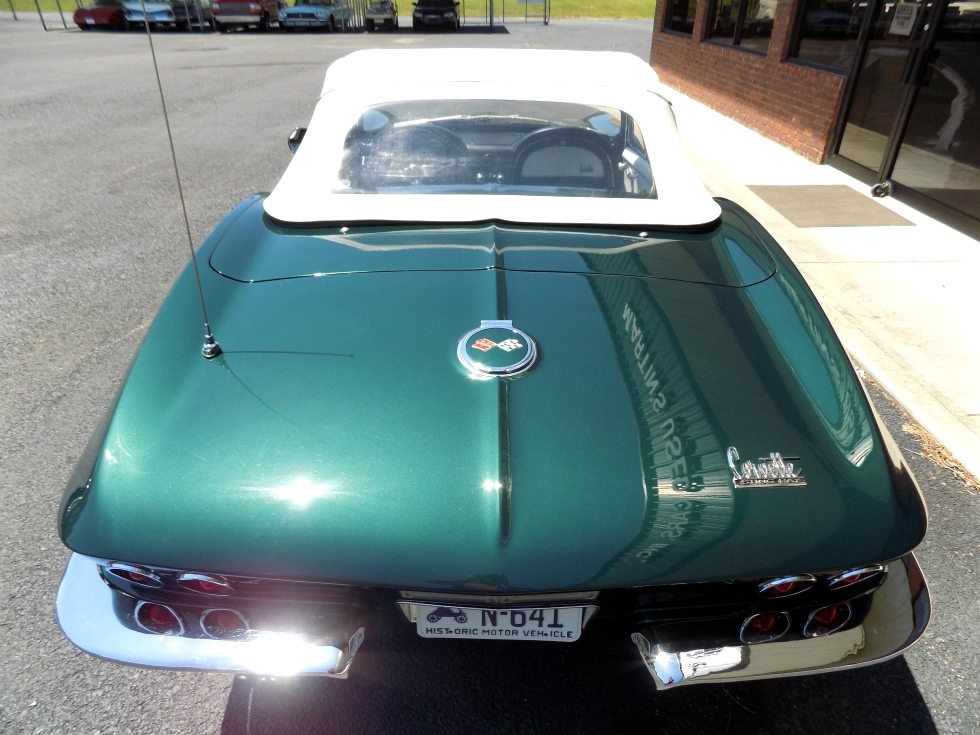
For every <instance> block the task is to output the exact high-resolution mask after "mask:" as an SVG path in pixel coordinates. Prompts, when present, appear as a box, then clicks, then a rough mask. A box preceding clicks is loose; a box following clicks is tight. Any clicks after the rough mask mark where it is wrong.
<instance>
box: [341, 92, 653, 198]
mask: <svg viewBox="0 0 980 735" xmlns="http://www.w3.org/2000/svg"><path fill="white" fill-rule="evenodd" d="M339 178H340V183H341V186H340V188H339V190H338V193H343V192H351V193H354V192H356V193H398V194H411V193H419V194H422V193H425V194H432V193H448V194H467V193H472V194H494V193H500V194H527V195H547V196H591V197H623V198H626V197H628V198H643V199H651V198H656V195H657V191H656V185H655V182H654V180H653V173H652V169H651V166H650V161H649V159H648V157H647V149H646V145H645V143H644V140H643V134H642V133H641V132H640V130H639V128H638V126H637V125H636V123H635V122H634V120H633V119H632V118H631V117H630V116H629V115H627V114H626V113H624V112H622V111H620V110H615V109H610V108H606V107H596V106H591V105H583V104H575V103H564V102H527V101H516V100H515V101H511V100H419V101H410V102H396V103H388V104H384V105H376V106H373V107H370V108H368V109H367V110H365V111H364V113H363V114H362V115H361V116H360V118H359V119H358V121H357V124H356V125H355V126H354V127H353V128H352V129H351V130H350V131H349V132H348V134H347V137H346V140H345V143H344V157H343V163H342V164H341V171H340V177H339Z"/></svg>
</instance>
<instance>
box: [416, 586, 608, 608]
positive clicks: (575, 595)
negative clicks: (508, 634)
mask: <svg viewBox="0 0 980 735" xmlns="http://www.w3.org/2000/svg"><path fill="white" fill-rule="evenodd" d="M398 594H400V595H401V596H402V597H403V598H405V599H407V600H416V601H419V602H422V603H423V604H426V605H430V604H433V603H436V602H455V603H456V604H457V606H459V605H462V606H463V607H494V606H501V607H504V606H507V607H542V606H544V607H547V606H548V605H549V604H551V603H555V602H572V603H583V604H584V603H586V602H591V601H592V600H594V599H596V598H597V597H598V596H599V590H588V591H582V592H542V593H536V592H530V593H521V594H514V595H481V594H470V593H466V592H463V593H460V592H420V591H418V590H399V592H398Z"/></svg>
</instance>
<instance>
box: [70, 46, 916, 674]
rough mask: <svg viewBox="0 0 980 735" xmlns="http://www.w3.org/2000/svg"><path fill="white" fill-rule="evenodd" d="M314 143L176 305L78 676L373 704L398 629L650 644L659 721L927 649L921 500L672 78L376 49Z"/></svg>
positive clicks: (501, 57) (79, 605) (110, 524)
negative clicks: (111, 664) (668, 89)
mask: <svg viewBox="0 0 980 735" xmlns="http://www.w3.org/2000/svg"><path fill="white" fill-rule="evenodd" d="M528 70H533V71H534V73H533V74H531V73H528ZM378 80H382V81H380V82H379V81H378ZM290 146H291V147H292V148H294V150H295V151H296V155H295V156H294V158H293V160H292V162H291V164H290V166H289V167H288V169H287V170H286V172H285V174H284V175H283V178H282V179H281V181H280V183H279V184H278V185H277V186H276V188H275V189H274V191H273V192H272V193H271V194H269V195H268V196H266V195H257V196H254V197H251V198H249V199H247V200H246V201H244V202H242V203H241V204H240V205H239V206H238V207H237V208H236V209H235V210H234V211H232V212H231V213H230V214H229V215H228V216H227V217H226V218H225V220H224V221H223V222H221V224H219V225H218V227H217V228H216V229H215V231H214V232H213V233H212V234H211V235H210V237H209V238H208V239H207V240H206V241H205V242H204V244H203V245H202V246H201V247H200V249H199V250H198V252H197V254H196V262H195V263H191V264H189V265H188V269H187V270H186V271H185V272H184V274H183V275H182V276H181V277H180V278H179V279H178V281H177V283H176V284H175V286H174V288H173V291H172V292H171V294H170V296H169V297H168V298H167V300H166V302H165V303H164V305H163V307H162V308H161V310H160V313H159V315H158V316H157V318H156V320H155V322H154V324H153V326H152V327H151V329H150V331H149V333H148V334H147V336H146V340H145V342H144V344H143V346H142V347H141V349H140V351H139V353H138V354H137V356H136V358H135V361H134V362H133V365H132V368H131V370H130V372H129V375H128V377H127V378H126V380H125V382H124V384H123V387H122V389H121V390H120V392H119V395H118V396H117V399H116V401H115V403H114V405H113V406H112V408H111V410H110V411H109V412H108V414H107V416H106V418H105V421H104V422H103V424H102V425H101V426H100V427H98V429H97V430H96V431H95V433H94V435H93V437H92V440H91V442H90V444H89V446H88V449H87V450H86V452H85V454H84V456H83V457H82V458H81V460H80V461H79V463H78V466H77V469H76V470H75V473H74V475H73V476H72V477H71V479H70V481H69V483H68V487H67V490H66V491H65V496H64V500H63V503H62V506H61V511H60V517H59V527H60V532H61V538H62V539H63V541H64V543H65V544H66V545H67V546H68V547H69V548H70V549H71V550H72V552H73V553H72V555H71V558H70V560H69V562H68V566H67V568H66V570H65V573H64V577H63V579H62V581H61V585H60V588H59V590H58V597H57V615H58V620H59V622H60V624H61V627H62V630H63V631H64V633H65V635H66V636H67V637H68V638H69V639H70V640H71V641H72V642H73V643H74V644H75V645H77V646H78V647H79V648H81V649H83V650H85V651H87V652H89V653H91V654H93V655H95V656H99V657H101V658H105V659H109V660H113V661H118V662H120V663H126V664H134V665H138V666H150V667H159V668H168V669H186V670H201V671H227V672H240V673H254V674H268V675H287V674H297V675H321V676H333V677H341V678H343V677H346V676H347V675H348V673H349V672H350V671H351V667H352V662H353V661H354V658H355V654H356V652H357V649H358V647H359V646H360V645H361V643H362V641H363V640H364V639H365V638H366V637H367V638H370V637H371V636H372V633H376V632H378V631H380V630H382V629H385V628H391V627H395V626H401V627H404V628H409V629H414V630H415V631H416V632H417V634H418V636H420V637H421V638H425V639H428V638H466V639H472V640H471V641H470V642H469V643H467V644H466V645H472V646H473V647H474V649H476V648H479V647H481V646H497V645H503V646H513V647H515V649H520V647H521V646H522V645H545V644H567V645H571V646H574V645H575V642H576V641H578V640H579V639H583V638H596V639H602V638H606V639H609V640H611V641H627V640H630V639H631V640H632V641H633V643H634V644H635V646H636V655H637V656H638V657H639V660H642V661H643V662H644V663H645V664H646V668H647V669H648V670H649V672H650V674H651V676H652V677H653V680H654V683H655V685H656V688H658V689H665V688H671V687H675V686H678V685H684V684H691V683H699V682H726V681H727V682H731V681H738V680H746V679H757V678H765V677H774V676H786V675H792V674H806V673H812V672H819V671H828V670H832V669H838V668H847V667H854V666H861V665H864V664H870V663H874V662H877V661H881V660H884V659H887V658H889V657H891V656H895V655H897V654H899V653H901V652H902V651H903V650H904V649H905V648H907V647H908V646H910V645H911V644H912V643H913V642H914V641H915V640H916V639H917V638H918V637H919V636H920V635H921V634H922V632H923V630H924V629H925V626H926V624H927V623H928V619H929V615H930V601H929V594H928V591H927V589H926V584H925V581H924V579H923V576H922V573H921V571H920V569H919V566H918V565H917V563H916V560H915V558H914V557H913V555H912V550H913V549H914V548H915V546H916V545H917V544H918V543H919V542H920V541H921V540H922V538H923V535H924V534H925V531H926V511H925V507H924V505H923V500H922V496H921V494H920V492H919V489H918V487H917V485H916V483H915V480H914V479H913V478H912V476H911V474H910V473H909V470H908V469H907V467H906V465H905V463H904V461H903V460H902V457H901V456H900V455H899V453H898V450H897V449H896V447H895V445H894V443H893V442H892V440H891V438H890V437H889V436H888V434H887V432H886V431H885V429H884V428H883V427H882V425H881V422H880V421H879V420H878V418H877V417H876V416H875V413H874V411H873V409H872V407H871V405H870V403H869V401H868V398H867V396H866V395H865V393H864V391H863V388H862V385H861V383H860V381H859V379H858V378H857V376H856V375H855V372H854V370H853V368H852V366H851V363H850V362H849V360H848V357H847V355H846V354H845V352H844V350H843V349H842V347H841V345H840V343H839V341H838V340H837V337H836V336H835V335H834V332H833V330H832V329H831V326H830V324H829V323H828V321H827V318H826V317H825V316H824V314H823V312H822V311H821V309H820V307H819V305H818V304H817V303H816V301H815V300H814V297H813V295H812V294H811V293H810V290H809V289H808V288H807V286H806V284H805V283H804V282H803V279H802V278H801V276H800V274H799V273H798V271H797V270H796V268H795V267H794V266H793V264H792V263H791V262H790V260H789V259H788V258H787V256H786V254H785V253H784V252H783V250H782V249H781V248H780V247H779V245H778V244H777V243H775V242H774V241H773V239H772V238H771V237H770V236H769V235H768V234H767V233H766V232H765V230H763V228H762V227H761V226H760V225H759V223H758V222H756V221H755V220H754V219H753V218H752V216H751V215H749V214H748V213H747V212H746V211H745V210H743V209H742V208H740V207H739V206H738V205H736V204H734V203H732V202H729V201H724V200H715V199H712V198H711V197H710V196H708V194H707V193H706V192H705V190H704V188H703V186H702V184H701V183H700V181H699V180H698V178H697V176H696V174H695V172H694V170H693V168H692V166H691V165H690V163H689V162H688V161H687V160H686V159H685V157H684V155H683V152H682V149H681V146H680V143H679V140H678V137H677V131H676V129H675V125H674V120H673V115H672V112H671V108H670V104H669V102H667V101H666V100H665V99H664V97H663V96H661V89H660V85H659V83H658V81H657V77H656V75H655V74H654V72H653V71H652V70H651V69H650V68H649V66H648V65H647V64H646V63H644V62H643V61H641V60H639V59H637V58H635V57H632V56H629V55H625V54H619V53H583V52H549V51H532V50H528V51H487V50H407V51H363V52H358V53H356V54H352V55H351V56H348V57H346V58H344V59H341V60H340V61H338V62H336V63H335V64H333V65H332V66H331V67H330V69H329V70H328V72H327V75H326V81H325V84H324V87H323V92H322V96H321V97H320V101H319V103H318V105H317V107H316V110H315V112H314V114H313V118H312V121H311V122H310V124H309V126H308V128H306V129H297V130H296V131H294V133H293V135H292V136H290ZM194 266H196V268H195V267H194ZM198 281H199V284H200V285H199V286H198ZM202 306H203V307H204V309H203V312H206V317H204V318H202V317H203V313H202ZM202 335H204V348H203V350H202V348H201V342H202ZM419 645H428V644H427V642H426V641H424V640H422V641H419ZM515 653H519V651H517V650H515ZM354 670H355V671H356V666H354Z"/></svg>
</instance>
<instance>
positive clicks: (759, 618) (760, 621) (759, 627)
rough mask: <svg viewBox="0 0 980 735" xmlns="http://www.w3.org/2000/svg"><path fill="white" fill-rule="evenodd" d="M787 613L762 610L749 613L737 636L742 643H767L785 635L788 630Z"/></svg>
mask: <svg viewBox="0 0 980 735" xmlns="http://www.w3.org/2000/svg"><path fill="white" fill-rule="evenodd" d="M789 623H790V621H789V614H788V613H784V612H763V613H756V614H755V615H750V616H749V617H747V618H746V619H745V622H744V623H742V630H741V631H739V638H741V639H742V642H743V643H748V644H752V643H768V642H769V641H775V640H779V639H780V638H782V637H783V636H784V635H786V632H787V631H788V630H789Z"/></svg>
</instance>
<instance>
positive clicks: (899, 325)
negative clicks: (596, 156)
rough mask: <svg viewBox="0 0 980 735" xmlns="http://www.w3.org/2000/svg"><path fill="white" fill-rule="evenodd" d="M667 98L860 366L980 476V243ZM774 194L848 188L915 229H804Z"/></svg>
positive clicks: (699, 151)
mask: <svg viewBox="0 0 980 735" xmlns="http://www.w3.org/2000/svg"><path fill="white" fill-rule="evenodd" d="M667 96H668V97H669V98H670V100H671V101H672V102H673V103H674V110H675V113H676V116H677V123H678V126H679V128H680V131H681V135H682V137H683V139H684V144H685V147H686V148H687V151H688V155H689V156H690V157H691V159H692V161H693V162H694V164H695V166H696V167H697V169H698V171H699V173H700V175H701V178H702V180H703V181H704V182H705V185H706V186H707V188H708V190H709V191H710V192H711V194H713V195H715V196H723V197H727V198H729V199H732V200H734V201H736V202H738V203H739V204H741V205H742V206H744V207H745V208H746V209H748V210H749V211H750V212H752V214H754V215H755V216H756V217H757V218H758V219H759V221H760V222H761V223H762V224H763V225H764V226H765V227H766V228H767V229H768V230H769V231H770V232H771V233H772V234H773V236H774V237H775V238H776V239H777V240H778V241H779V242H780V243H781V244H782V245H783V247H785V248H786V250H787V252H788V253H789V254H790V256H791V257H792V258H793V260H794V261H795V262H796V264H797V266H798V267H799V268H800V270H801V271H802V272H803V274H804V276H806V278H807V280H808V281H809V283H810V286H811V288H812V289H813V291H814V292H815V293H816V295H817V297H818V298H819V299H820V302H821V304H822V305H823V307H824V309H825V310H826V311H827V314H828V315H829V317H830V320H831V321H832V322H833V324H834V327H835V328H836V329H837V332H838V334H839V335H840V338H841V340H842V341H843V343H844V346H845V347H846V348H847V349H848V351H849V352H850V353H851V356H852V357H853V359H854V360H855V361H856V362H857V363H859V364H860V365H861V366H862V367H864V368H865V369H866V370H867V371H868V373H870V374H871V376H873V377H874V379H875V380H876V381H877V382H878V383H879V384H880V385H882V387H884V388H885V389H886V390H887V391H888V392H889V393H891V394H892V395H893V396H894V397H895V398H896V399H897V400H898V401H899V402H900V403H901V404H902V405H903V406H904V408H905V409H906V410H907V411H908V413H909V414H910V415H911V416H912V417H914V418H915V419H916V420H917V421H918V422H919V423H920V424H921V425H922V426H923V427H924V428H925V429H926V430H927V431H929V432H930V433H931V434H932V435H933V436H935V438H936V439H937V440H938V441H939V442H940V443H942V444H944V445H945V446H946V447H947V449H949V450H950V452H951V453H952V454H953V455H954V456H955V457H956V458H957V460H959V462H960V463H961V464H962V465H963V467H964V468H965V469H967V470H968V471H969V472H971V473H972V474H973V475H974V476H978V477H980V390H978V389H980V339H978V336H977V335H978V331H977V330H978V324H977V319H978V316H980V242H977V241H976V240H974V239H972V238H970V237H967V236H966V235H963V234H961V233H959V232H956V231H955V230H952V229H950V228H949V227H946V226H945V225H942V224H940V223H938V222H936V221H935V220H933V219H931V218H929V217H927V216H925V215H923V214H922V213H920V212H917V211H916V210H914V209H912V208H910V207H908V206H906V205H904V204H902V203H900V202H897V201H895V200H893V199H888V198H886V199H873V198H872V197H871V195H870V191H869V187H867V186H866V185H864V184H862V183H860V182H859V181H857V180H855V179H853V178H851V177H849V176H847V175H846V174H844V173H842V172H840V171H838V170H837V169H834V168H832V167H830V166H818V165H816V164H813V163H810V162H809V161H806V160H805V159H803V158H801V157H799V156H797V155H795V154H794V153H792V152H791V151H789V150H788V149H786V148H783V147H782V146H780V145H778V144H776V143H773V142H771V141H769V140H767V139H766V138H763V137H762V136H761V135H758V134H757V133H754V132H752V131H750V130H748V129H747V128H744V127H742V126H741V125H739V124H738V123H735V122H733V121H731V120H729V119H728V118H726V117H724V116H722V115H720V114H718V113H716V112H714V111H713V110H711V109H709V108H707V107H705V106H704V105H701V104H699V103H697V102H695V101H693V100H691V99H690V98H688V97H685V96H684V95H682V94H680V93H679V92H676V91H674V90H669V92H668V94H667ZM765 185H772V186H801V185H838V186H839V185H843V186H847V187H850V188H851V189H853V190H854V191H856V192H858V193H859V194H861V195H862V196H864V197H866V198H867V200H868V201H867V202H866V203H865V202H858V204H859V205H862V206H864V207H866V208H867V209H868V211H871V212H872V214H874V212H873V211H872V208H871V205H876V206H878V207H884V208H887V209H888V210H890V212H885V211H884V210H877V211H878V212H879V213H880V214H882V215H884V216H882V217H877V218H876V217H874V216H872V217H871V219H872V220H874V221H875V222H876V223H877V222H879V221H880V220H887V219H889V218H892V219H894V220H895V221H901V218H904V219H905V220H907V221H908V223H907V224H895V225H880V224H878V225H877V226H835V227H812V226H810V227H807V226H798V225H795V224H793V223H792V222H791V221H790V220H789V219H788V218H787V217H786V216H784V215H783V214H780V212H779V211H777V210H776V209H775V208H774V207H773V206H771V205H770V204H768V203H767V202H766V201H765V200H764V199H762V198H761V197H760V196H759V195H758V194H757V193H756V192H760V191H761V192H765V191H766V190H765V189H763V188H762V186H765ZM753 189H755V191H753ZM846 193H847V194H850V192H846ZM770 200H771V198H770ZM814 206H815V207H816V206H819V205H818V204H817V203H816V202H815V203H814ZM783 209H784V211H785V208H783ZM895 215H899V217H896V216H895ZM794 219H796V220H797V221H799V220H800V218H799V217H794Z"/></svg>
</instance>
